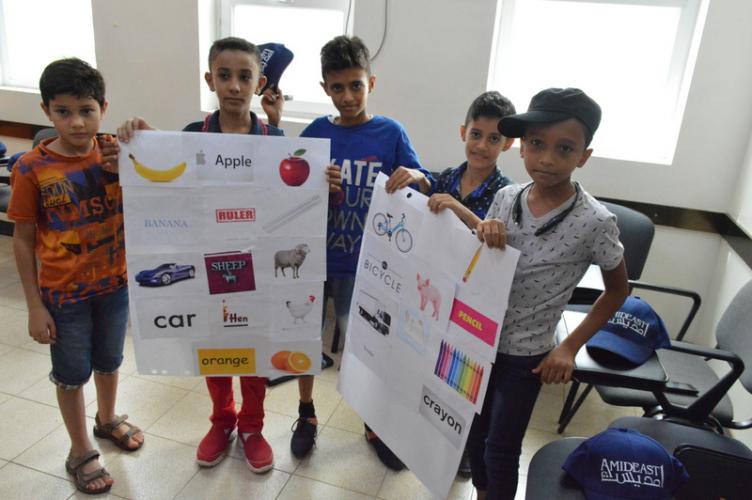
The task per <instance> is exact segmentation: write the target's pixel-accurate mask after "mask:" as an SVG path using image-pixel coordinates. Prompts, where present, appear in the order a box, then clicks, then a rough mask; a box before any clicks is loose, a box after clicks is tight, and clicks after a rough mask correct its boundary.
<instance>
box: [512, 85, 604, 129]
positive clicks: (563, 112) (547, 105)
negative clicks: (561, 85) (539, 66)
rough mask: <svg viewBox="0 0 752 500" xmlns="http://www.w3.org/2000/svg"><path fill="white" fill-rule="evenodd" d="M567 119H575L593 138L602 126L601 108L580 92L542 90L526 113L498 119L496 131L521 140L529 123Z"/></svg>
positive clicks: (554, 121) (575, 90)
mask: <svg viewBox="0 0 752 500" xmlns="http://www.w3.org/2000/svg"><path fill="white" fill-rule="evenodd" d="M570 118H577V119H578V120H579V121H580V122H581V123H582V124H583V125H585V127H587V129H588V130H589V131H590V137H592V136H593V134H595V131H596V130H597V129H598V125H600V123H601V107H600V106H599V105H598V103H597V102H595V101H594V100H593V99H591V98H590V97H589V96H588V95H587V94H586V93H585V92H583V91H582V90H580V89H575V88H566V89H557V88H551V89H545V90H541V91H540V92H538V93H537V94H535V95H534V96H533V98H532V99H531V100H530V106H528V108H527V112H526V113H519V114H516V115H509V116H505V117H504V118H502V119H501V120H499V132H500V133H501V134H502V135H503V136H504V137H522V136H523V135H524V134H525V129H526V128H527V126H528V125H530V124H534V123H556V122H561V121H564V120H568V119H570Z"/></svg>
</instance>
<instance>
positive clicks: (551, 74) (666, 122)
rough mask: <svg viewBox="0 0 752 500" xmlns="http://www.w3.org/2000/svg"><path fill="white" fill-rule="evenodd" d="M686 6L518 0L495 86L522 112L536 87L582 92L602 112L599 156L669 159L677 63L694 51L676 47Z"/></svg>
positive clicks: (677, 107)
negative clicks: (575, 89)
mask: <svg viewBox="0 0 752 500" xmlns="http://www.w3.org/2000/svg"><path fill="white" fill-rule="evenodd" d="M683 8H684V6H683V5H682V4H681V3H676V2H675V3H673V4H671V3H670V4H667V5H651V4H640V3H631V2H624V3H615V2H603V3H599V2H593V1H583V2H577V1H571V2H569V1H561V0H524V1H522V0H517V1H516V2H514V8H513V14H512V15H513V22H511V23H508V22H507V23H504V20H502V25H501V26H502V29H506V30H507V32H506V33H503V34H502V36H501V38H500V42H499V44H500V45H499V49H498V58H497V59H496V61H495V66H494V74H493V75H491V80H490V84H491V86H492V87H493V88H494V89H497V90H499V91H500V92H501V93H503V94H505V95H507V96H508V97H509V98H510V99H512V101H513V102H514V103H515V105H516V106H517V108H518V109H521V110H524V109H526V108H527V105H528V103H529V102H530V98H531V97H532V96H533V95H534V94H535V93H536V92H537V91H538V90H541V89H544V88H547V87H579V88H582V89H583V90H585V91H586V92H587V93H588V94H589V95H590V96H592V97H593V98H594V99H595V100H596V101H598V103H599V104H600V105H601V107H602V108H603V121H602V122H601V127H600V129H599V130H598V133H597V134H596V138H595V141H594V143H593V145H594V149H595V151H596V154H598V155H602V156H610V157H615V158H621V159H633V160H641V161H655V162H661V163H666V162H669V161H670V158H671V157H672V155H673V149H674V147H675V141H676V130H677V127H678V123H679V118H680V117H678V116H677V114H678V113H680V112H681V106H680V105H679V102H678V98H679V94H680V92H679V90H680V84H681V78H682V76H683V70H684V67H683V66H681V67H678V66H677V65H676V61H677V60H679V61H686V53H687V52H688V51H689V44H688V42H687V43H685V44H683V45H678V44H676V40H677V36H678V35H679V29H680V28H681V25H680V20H681V16H682V10H683ZM687 40H689V37H688V38H687ZM676 51H684V56H685V57H684V58H682V57H680V56H681V54H677V52H676ZM677 71H678V73H677Z"/></svg>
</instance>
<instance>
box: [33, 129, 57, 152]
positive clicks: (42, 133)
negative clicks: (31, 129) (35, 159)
mask: <svg viewBox="0 0 752 500" xmlns="http://www.w3.org/2000/svg"><path fill="white" fill-rule="evenodd" d="M50 137H57V130H55V129H54V128H52V127H48V128H43V129H40V130H39V131H38V132H37V133H36V134H34V139H32V140H31V147H32V148H35V147H37V145H38V144H39V143H40V142H42V141H43V140H45V139H49V138H50Z"/></svg>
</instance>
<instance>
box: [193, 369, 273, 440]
mask: <svg viewBox="0 0 752 500" xmlns="http://www.w3.org/2000/svg"><path fill="white" fill-rule="evenodd" d="M206 386H207V387H208V388H209V395H210V396H211V399H212V404H213V410H212V415H211V417H210V420H211V422H212V424H218V425H220V426H222V427H235V424H236V423H237V425H238V430H239V431H240V432H251V433H253V432H261V429H262V428H263V427H264V396H265V395H266V379H265V378H263V377H240V393H241V394H242V396H243V404H242V406H241V407H240V412H239V413H238V412H237V411H236V410H235V399H234V398H233V394H232V377H206Z"/></svg>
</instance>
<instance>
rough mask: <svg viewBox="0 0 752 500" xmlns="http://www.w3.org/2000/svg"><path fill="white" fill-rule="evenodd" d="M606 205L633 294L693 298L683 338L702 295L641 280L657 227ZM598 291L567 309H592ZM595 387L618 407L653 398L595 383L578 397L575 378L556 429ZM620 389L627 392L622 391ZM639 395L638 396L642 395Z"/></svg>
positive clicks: (635, 214)
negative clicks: (620, 243) (611, 218)
mask: <svg viewBox="0 0 752 500" xmlns="http://www.w3.org/2000/svg"><path fill="white" fill-rule="evenodd" d="M603 204H604V205H605V206H606V208H608V209H609V211H611V213H613V214H614V215H616V223H617V226H618V227H619V239H620V241H621V242H622V245H624V261H625V264H626V267H627V278H628V279H629V290H630V293H632V292H634V290H635V289H638V290H639V289H642V290H649V291H652V292H658V293H665V294H670V295H675V296H679V297H685V298H687V299H690V300H691V303H692V304H691V307H690V310H689V312H688V314H687V316H686V318H685V320H684V322H683V324H682V326H681V328H680V329H679V332H678V333H677V335H676V336H675V339H676V340H682V339H683V338H684V335H685V334H686V333H687V330H688V329H689V327H690V325H691V324H692V320H693V319H694V317H695V315H696V314H697V311H698V309H699V308H700V303H701V301H700V296H699V295H698V294H697V293H695V292H692V291H689V290H682V289H679V288H674V287H667V286H659V285H654V284H649V283H645V282H642V281H639V279H640V277H641V276H642V270H643V268H644V267H645V262H646V261H647V257H648V253H649V251H650V245H651V244H652V241H653V236H654V234H655V226H654V225H653V221H651V220H650V218H648V217H647V216H645V215H644V214H641V213H640V212H637V211H636V210H632V209H631V208H627V207H624V206H621V205H617V204H615V203H609V202H603ZM599 294H600V291H596V292H593V293H591V295H590V296H589V297H587V296H586V295H585V296H584V297H585V298H587V299H590V303H589V304H583V300H582V298H583V294H582V293H580V297H579V299H580V300H578V301H577V302H578V303H575V304H570V305H568V306H567V309H568V310H575V311H582V312H587V311H588V310H589V309H590V304H592V301H593V300H595V298H597V296H598V295H599ZM593 387H595V388H596V390H597V391H598V393H599V394H600V395H601V398H602V399H603V400H604V401H605V402H606V403H609V404H612V405H615V406H641V407H642V406H644V405H643V404H642V403H643V402H644V399H643V398H650V397H651V394H650V393H649V392H644V391H638V390H635V389H620V388H615V387H607V386H601V385H595V386H594V385H592V384H588V385H587V386H586V387H585V389H584V390H583V392H582V394H580V396H579V398H577V393H578V391H579V388H580V383H579V382H578V381H577V380H576V379H575V380H573V381H572V385H571V387H570V390H569V393H568V395H567V399H566V401H565V403H564V407H563V408H562V410H561V415H560V416H559V427H558V429H557V432H558V433H559V434H561V433H562V432H564V429H566V427H567V425H568V424H569V422H570V421H571V420H572V417H574V415H575V414H576V413H577V410H579V408H580V406H581V405H582V403H583V402H584V401H585V398H587V396H588V394H590V391H592V389H593ZM619 391H628V392H626V393H623V392H619ZM637 395H639V397H638V396H637ZM575 398H577V399H575ZM652 401H655V399H654V398H653V400H652ZM653 406H655V404H653Z"/></svg>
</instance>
